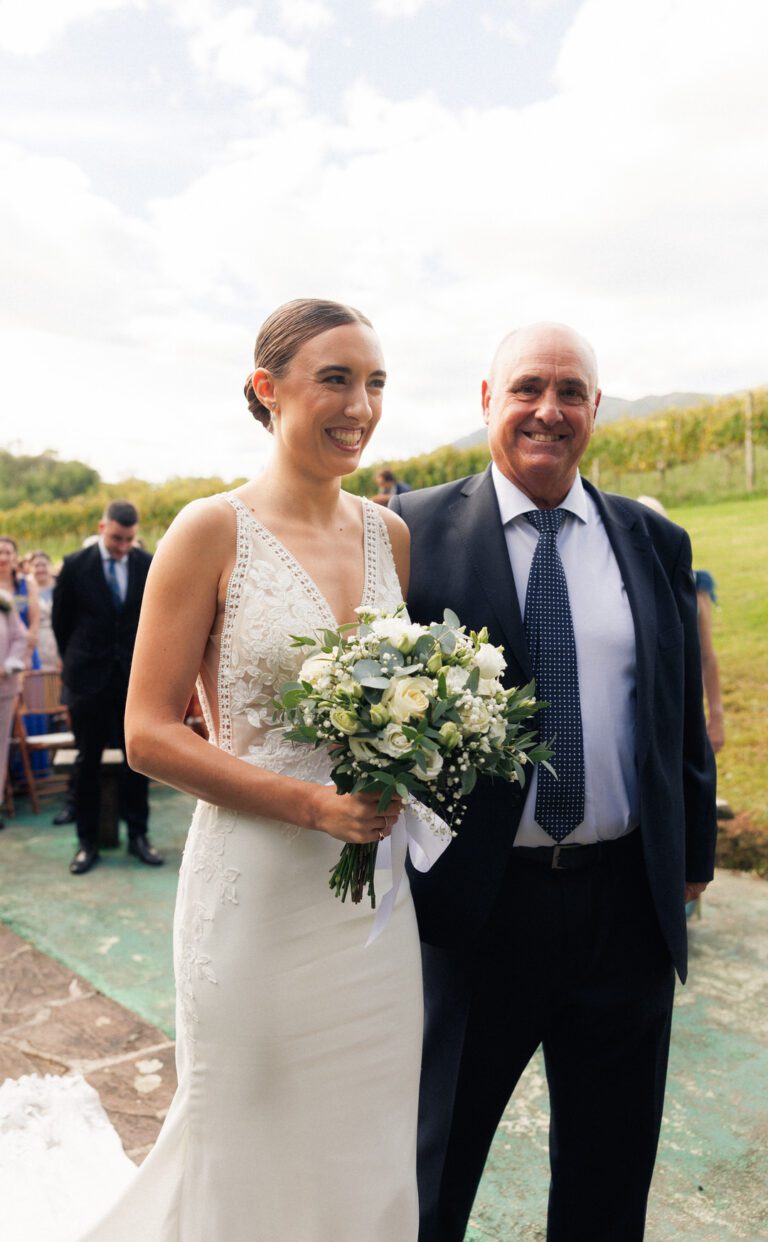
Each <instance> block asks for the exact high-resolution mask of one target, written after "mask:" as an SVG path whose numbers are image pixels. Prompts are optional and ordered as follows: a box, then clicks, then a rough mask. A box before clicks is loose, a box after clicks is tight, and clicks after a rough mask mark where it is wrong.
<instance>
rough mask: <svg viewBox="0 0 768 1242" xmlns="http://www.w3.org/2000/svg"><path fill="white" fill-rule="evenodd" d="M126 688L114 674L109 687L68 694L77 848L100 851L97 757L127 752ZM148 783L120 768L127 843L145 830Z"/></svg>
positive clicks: (98, 768) (145, 779)
mask: <svg viewBox="0 0 768 1242" xmlns="http://www.w3.org/2000/svg"><path fill="white" fill-rule="evenodd" d="M127 690H128V684H127V680H126V679H125V677H124V676H123V675H122V674H121V673H120V672H119V671H116V672H115V673H114V675H113V677H112V680H111V681H110V683H109V685H108V686H107V687H105V689H104V690H102V691H100V692H99V693H98V694H94V695H88V696H87V697H85V696H83V697H77V696H74V695H70V703H69V709H70V715H71V717H72V730H73V732H74V735H75V741H76V742H77V748H78V751H79V756H78V760H77V765H76V767H75V772H74V777H75V779H74V784H73V793H74V804H75V819H76V822H77V835H78V837H79V839H80V843H81V845H84V846H86V847H87V848H88V849H95V850H97V849H98V847H99V802H100V784H101V754H102V751H103V750H106V749H109V748H114V747H119V749H120V750H122V752H123V754H125V728H124V723H123V718H124V716H125V699H126V694H127ZM148 788H149V782H148V780H147V778H146V776H142V775H141V774H140V773H139V772H134V771H133V770H132V769H131V768H129V767H128V764H127V763H126V764H124V765H123V769H122V772H121V780H120V815H121V817H122V818H123V819H124V820H125V821H126V823H127V825H128V836H129V839H130V838H133V837H135V836H138V835H140V834H142V833H146V831H147V819H148V816H149V800H148Z"/></svg>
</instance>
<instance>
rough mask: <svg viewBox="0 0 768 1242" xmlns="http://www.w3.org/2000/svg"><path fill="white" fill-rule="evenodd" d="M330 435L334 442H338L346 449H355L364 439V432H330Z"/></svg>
mask: <svg viewBox="0 0 768 1242" xmlns="http://www.w3.org/2000/svg"><path fill="white" fill-rule="evenodd" d="M328 435H329V436H330V437H331V439H332V440H337V441H338V443H339V444H343V445H345V447H346V448H354V447H355V445H356V444H359V443H360V441H361V440H362V438H363V433H362V431H335V430H334V431H329V432H328Z"/></svg>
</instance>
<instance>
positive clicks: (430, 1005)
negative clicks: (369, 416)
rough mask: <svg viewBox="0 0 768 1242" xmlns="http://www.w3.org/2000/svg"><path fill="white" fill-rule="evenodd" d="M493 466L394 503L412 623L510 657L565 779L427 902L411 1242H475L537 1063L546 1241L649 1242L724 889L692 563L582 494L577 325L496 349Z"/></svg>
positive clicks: (464, 853) (513, 799)
mask: <svg viewBox="0 0 768 1242" xmlns="http://www.w3.org/2000/svg"><path fill="white" fill-rule="evenodd" d="M482 400H483V414H484V417H485V422H486V424H487V426H488V442H489V447H490V450H491V457H492V464H491V466H489V468H488V470H486V471H485V472H484V473H483V474H480V475H475V476H474V477H472V478H467V479H460V480H459V481H458V482H456V483H447V484H444V485H443V486H441V487H433V488H429V489H427V490H425V491H417V492H413V493H412V494H411V495H409V496H397V497H395V498H394V499H393V500H392V502H391V507H392V508H393V509H395V510H396V511H397V512H398V513H401V514H402V516H403V517H404V518H405V520H406V522H407V523H408V525H409V527H410V529H411V536H412V568H411V590H410V593H409V597H408V609H409V612H410V614H411V616H412V617H413V619H414V621H431V620H434V618H435V617H440V616H441V615H442V612H443V609H444V608H445V607H450V608H452V609H454V610H455V611H456V612H457V613H458V615H459V616H460V617H461V620H462V622H463V623H464V624H465V625H466V626H467V628H468V629H470V628H471V629H474V630H480V629H481V628H482V626H484V625H487V626H488V628H489V630H490V639H491V642H492V643H497V644H498V643H502V644H503V645H504V649H505V654H506V658H507V664H508V667H507V670H506V679H507V684H510V685H514V684H517V685H524V684H525V683H527V682H528V681H530V679H531V678H532V677H535V679H536V683H537V696H538V698H539V699H541V700H544V701H545V702H546V703H547V704H548V707H547V708H546V710H545V711H543V712H542V713H541V714H540V715H538V716H537V717H535V720H534V723H535V725H536V726H537V727H538V729H539V732H540V734H541V736H542V737H543V738H545V739H550V738H554V754H553V758H552V764H553V767H554V769H555V771H556V772H557V778H558V779H556V780H555V779H554V778H553V777H552V776H551V775H550V773H549V772H547V771H546V770H545V769H544V768H542V767H539V768H538V770H537V771H535V772H534V773H532V774H531V777H530V779H529V780H528V782H527V785H526V788H525V791H524V792H525V796H524V798H521V797H520V796H519V793H518V791H517V788H516V786H514V785H503V784H501V783H500V782H495V783H493V784H491V783H490V782H487V781H482V780H481V781H480V782H479V783H478V785H477V787H476V789H475V791H474V793H473V794H472V795H471V797H470V801H469V804H468V810H467V814H466V817H465V819H464V822H463V823H462V826H461V830H460V831H459V834H458V836H457V838H456V840H455V841H454V842H453V844H452V845H451V848H450V849H449V850H447V851H446V852H445V854H444V855H443V857H442V858H441V859H440V861H439V862H438V863H437V864H436V866H435V867H433V869H432V870H431V871H430V872H428V873H427V874H424V875H421V874H419V873H417V872H414V873H412V877H411V886H412V889H413V898H414V902H415V904H416V913H417V915H418V919H419V928H420V931H421V938H422V942H423V961H424V986H425V999H426V1030H425V1041H426V1042H425V1055H424V1072H423V1076H422V1107H421V1116H420V1123H419V1127H420V1134H419V1198H420V1204H421V1213H422V1225H421V1232H420V1234H419V1238H420V1242H461V1239H462V1238H463V1237H464V1232H465V1229H466V1224H467V1219H468V1216H469V1212H470V1209H471V1207H472V1201H473V1199H474V1195H475V1190H476V1188H477V1184H478V1182H479V1180H480V1176H481V1174H482V1171H483V1165H484V1163H485V1158H486V1155H487V1152H488V1148H489V1146H490V1143H491V1140H492V1139H493V1135H494V1131H495V1130H496V1127H497V1125H498V1123H499V1121H500V1119H501V1116H502V1113H503V1112H504V1109H505V1107H506V1104H507V1101H508V1099H509V1096H510V1095H511V1093H512V1091H513V1089H514V1087H515V1084H516V1083H517V1080H518V1079H519V1077H520V1075H521V1074H522V1072H523V1070H524V1068H525V1066H526V1065H527V1063H528V1061H529V1060H530V1058H531V1057H532V1056H533V1053H534V1052H535V1050H536V1048H537V1047H538V1046H539V1045H541V1046H542V1047H543V1050H544V1061H545V1065H546V1071H547V1080H548V1084H549V1096H550V1106H551V1122H550V1161H551V1170H552V1181H551V1186H550V1196H549V1220H548V1230H547V1239H548V1242H638V1239H641V1238H642V1237H643V1232H644V1222H645V1210H646V1199H647V1196H648V1187H649V1185H650V1182H651V1174H652V1172H653V1164H654V1159H655V1155H656V1146H657V1143H658V1136H659V1127H660V1124H661V1116H662V1106H663V1102H664V1084H665V1078H666V1071H667V1053H668V1048H669V1034H670V1024H671V1020H672V997H673V991H674V969H675V968H676V969H677V971H678V974H679V975H680V978H681V979H683V980H684V979H685V974H686V921H685V902H686V899H687V898H691V897H695V896H696V895H698V893H700V892H701V891H702V890H703V889H704V888H705V887H706V883H707V881H708V880H709V879H710V878H711V877H712V873H713V864H714V845H715V831H716V825H715V796H714V795H715V781H714V763H713V758H712V751H711V749H710V746H709V743H708V741H707V733H706V729H705V725H704V715H703V711H702V693H701V667H700V662H699V644H698V638H697V632H696V594H695V590H694V582H693V575H692V573H691V547H690V542H689V539H688V536H687V535H686V533H685V531H684V530H681V529H680V527H679V526H675V525H673V523H672V522H669V521H667V520H666V519H665V518H663V517H659V516H657V514H655V513H652V512H651V511H650V510H649V509H646V508H645V507H644V506H643V505H640V504H637V502H636V501H633V500H627V499H625V498H624V497H623V496H611V495H606V494H605V493H603V492H599V491H598V490H597V489H596V488H594V487H592V486H591V485H590V484H589V483H587V482H585V481H582V479H581V476H580V474H579V462H580V460H581V458H582V456H583V454H584V452H585V450H586V448H587V445H588V444H589V440H590V437H591V435H592V430H593V427H594V423H595V414H596V412H597V407H598V404H599V402H600V389H599V388H598V384H597V363H596V361H595V355H594V352H593V350H592V348H591V346H590V345H589V344H588V342H587V341H585V340H584V339H583V337H581V336H579V335H578V334H577V333H576V332H574V331H572V330H571V329H570V328H566V327H564V326H563V325H560V324H534V325H533V326H531V327H528V328H522V329H520V330H519V331H517V332H513V333H511V334H510V335H509V336H507V337H505V339H504V340H503V341H502V343H501V345H500V346H499V349H498V351H497V353H496V357H495V359H494V361H493V364H492V366H491V369H490V373H489V377H488V379H487V381H484V383H483V385H482Z"/></svg>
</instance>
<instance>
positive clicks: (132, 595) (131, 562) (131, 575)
mask: <svg viewBox="0 0 768 1242" xmlns="http://www.w3.org/2000/svg"><path fill="white" fill-rule="evenodd" d="M137 578H138V566H137V564H136V554H135V550H134V549H131V551H130V552H129V553H128V589H127V591H126V593H125V600H124V602H123V608H125V609H128V608H129V607H131V606H132V605H133V604H134V603H135V602H136V600H137V599H138V595H139V584H138V581H137Z"/></svg>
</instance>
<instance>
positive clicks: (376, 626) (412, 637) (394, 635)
mask: <svg viewBox="0 0 768 1242" xmlns="http://www.w3.org/2000/svg"><path fill="white" fill-rule="evenodd" d="M371 629H372V630H373V632H374V634H376V635H377V637H379V638H383V639H384V641H385V642H388V643H389V644H390V646H392V647H395V648H397V650H398V651H401V652H402V653H403V655H407V654H408V652H409V651H413V649H414V647H415V646H416V643H417V642H418V640H419V638H420V637H421V635H422V634H423V633H424V630H423V629H422V627H421V626H420V625H414V624H412V623H411V622H410V621H401V620H400V619H399V618H398V617H383V618H382V619H381V620H380V621H374V622H373V625H372V626H371Z"/></svg>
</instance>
